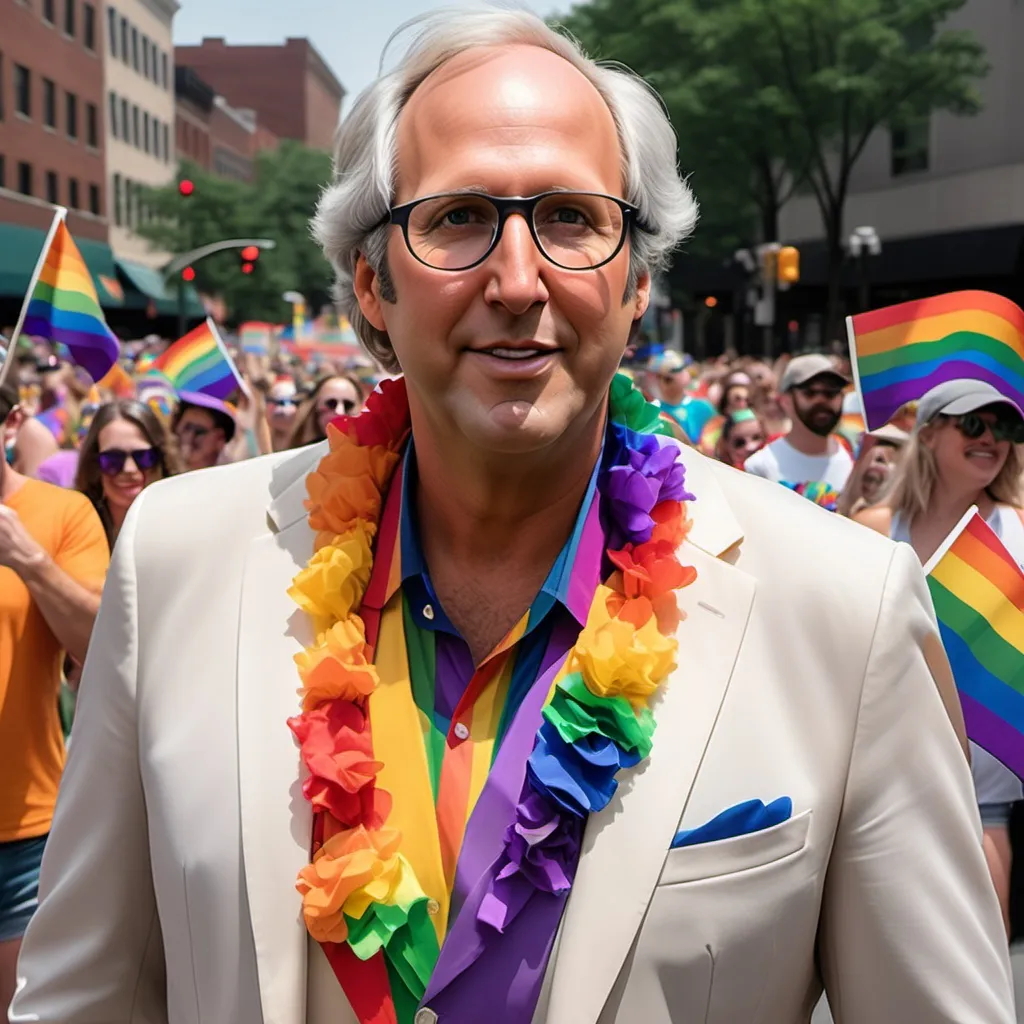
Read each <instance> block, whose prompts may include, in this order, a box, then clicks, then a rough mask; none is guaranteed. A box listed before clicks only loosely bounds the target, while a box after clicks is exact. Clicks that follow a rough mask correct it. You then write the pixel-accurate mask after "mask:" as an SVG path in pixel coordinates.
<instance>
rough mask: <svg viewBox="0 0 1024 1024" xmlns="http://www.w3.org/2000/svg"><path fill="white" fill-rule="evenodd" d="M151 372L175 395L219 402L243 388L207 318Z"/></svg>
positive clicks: (232, 364) (171, 349) (174, 345)
mask: <svg viewBox="0 0 1024 1024" xmlns="http://www.w3.org/2000/svg"><path fill="white" fill-rule="evenodd" d="M150 369H151V370H159V371H160V372H161V373H162V374H163V375H164V376H165V377H166V378H167V379H168V380H169V381H170V382H171V385H172V386H173V387H174V389H175V391H199V392H202V393H203V394H204V395H209V396H210V397H211V398H219V399H221V401H223V400H224V399H226V398H228V397H230V396H231V395H232V394H233V393H234V392H235V391H237V390H238V389H239V388H240V387H241V386H242V377H241V375H240V374H239V372H238V369H237V367H236V366H235V364H234V361H233V360H232V358H231V355H230V353H229V352H228V350H227V349H226V348H225V347H224V342H223V341H221V339H220V335H219V334H218V333H217V328H216V327H215V326H214V323H213V321H212V320H211V319H210V318H209V317H207V319H206V320H205V321H204V322H203V323H201V324H200V325H199V326H198V327H197V328H196V329H195V330H193V331H189V333H188V334H186V335H185V336H184V337H183V338H179V339H178V340H177V341H176V342H175V343H174V344H173V345H171V347H170V348H169V349H167V351H166V352H164V353H163V354H162V355H161V356H160V357H159V358H158V359H157V360H156V361H155V362H154V363H153V364H152V366H151V368H150Z"/></svg>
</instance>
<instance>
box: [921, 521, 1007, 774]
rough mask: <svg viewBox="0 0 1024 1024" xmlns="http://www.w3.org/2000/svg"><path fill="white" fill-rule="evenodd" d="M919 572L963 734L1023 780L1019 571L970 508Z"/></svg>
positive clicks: (987, 526)
mask: <svg viewBox="0 0 1024 1024" xmlns="http://www.w3.org/2000/svg"><path fill="white" fill-rule="evenodd" d="M925 571H926V572H927V574H928V587H929V589H930V590H931V594H932V601H933V602H934V603H935V612H936V614H937V616H938V619H939V631H940V633H941V635H942V643H943V645H944V646H945V648H946V655H947V656H948V657H949V662H950V665H951V666H952V668H953V677H954V678H955V680H956V685H957V689H958V690H959V692H960V703H961V705H962V706H963V710H964V721H965V722H966V724H967V735H968V736H969V737H970V738H971V739H972V740H974V742H975V743H977V744H978V745H979V746H980V747H983V748H984V749H985V750H987V751H988V752H989V753H990V754H992V755H993V756H994V757H997V758H998V759H999V760H1000V761H1002V762H1003V764H1005V765H1006V767H1007V768H1009V769H1010V770H1011V771H1013V772H1015V773H1016V774H1017V775H1019V776H1021V777H1022V778H1024V573H1022V572H1021V570H1020V567H1019V566H1018V565H1017V563H1016V561H1014V559H1013V556H1012V555H1011V554H1010V553H1009V552H1008V551H1007V550H1006V548H1005V547H1003V545H1002V543H1001V542H1000V540H999V538H998V537H997V536H996V535H995V533H994V531H993V530H992V528H991V527H990V526H989V525H988V524H987V523H986V522H985V520H984V519H982V517H981V516H980V515H979V514H978V511H977V509H976V508H972V509H971V510H970V511H969V512H968V513H967V515H966V516H964V518H963V519H962V520H961V522H960V524H959V525H958V526H957V528H956V530H954V531H953V533H952V534H950V537H949V538H948V539H947V540H946V542H945V543H944V544H943V546H942V547H941V548H940V549H939V551H938V552H936V554H935V555H934V556H933V557H932V559H931V561H930V562H929V563H928V565H927V566H926V567H925Z"/></svg>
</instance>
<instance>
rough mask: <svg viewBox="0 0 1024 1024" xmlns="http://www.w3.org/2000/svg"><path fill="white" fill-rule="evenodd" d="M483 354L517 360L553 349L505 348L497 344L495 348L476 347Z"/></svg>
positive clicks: (541, 354)
mask: <svg viewBox="0 0 1024 1024" xmlns="http://www.w3.org/2000/svg"><path fill="white" fill-rule="evenodd" d="M477 351H478V352H481V353H482V354H483V355H487V356H494V358H495V359H511V360H513V361H518V360H522V359H534V358H536V357H537V356H544V355H548V354H549V353H551V352H553V351H554V349H550V348H505V347H504V346H499V347H497V348H485V349H477Z"/></svg>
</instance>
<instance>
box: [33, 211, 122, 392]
mask: <svg viewBox="0 0 1024 1024" xmlns="http://www.w3.org/2000/svg"><path fill="white" fill-rule="evenodd" d="M22 333H23V334H26V335H30V336H32V337H36V338H45V339H46V340H47V341H50V342H52V343H53V344H54V345H66V346H67V349H68V351H69V353H70V354H71V358H72V359H73V360H74V361H75V362H76V363H77V364H78V365H79V366H81V367H82V369H83V370H85V372H86V373H88V374H89V376H90V377H92V379H93V380H94V381H97V380H102V379H103V377H105V376H106V375H107V373H108V372H109V371H110V368H111V367H112V366H113V365H114V364H115V363H116V362H117V357H118V354H119V353H120V350H121V345H120V342H119V341H118V340H117V337H116V336H115V335H114V332H113V331H112V330H111V329H110V328H109V327H108V326H107V322H106V320H105V319H104V318H103V311H102V310H101V309H100V304H99V300H98V299H97V298H96V286H95V285H94V284H93V280H92V275H91V274H90V273H89V268H88V267H87V266H86V265H85V260H83V259H82V254H81V253H80V252H79V251H78V246H77V245H75V240H74V239H73V238H72V237H71V232H70V231H68V228H67V225H66V224H65V223H64V219H63V217H62V216H61V215H60V214H59V213H58V215H57V222H56V225H55V228H54V230H53V234H52V238H51V239H50V245H49V248H48V249H47V252H46V256H45V258H44V259H43V262H42V266H41V268H40V270H39V275H38V277H37V278H36V282H35V286H34V287H33V288H32V291H31V292H30V293H29V298H28V305H27V307H26V312H25V322H24V325H23V326H22Z"/></svg>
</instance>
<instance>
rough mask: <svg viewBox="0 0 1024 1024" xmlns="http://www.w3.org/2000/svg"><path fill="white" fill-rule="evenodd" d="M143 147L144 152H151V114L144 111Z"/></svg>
mask: <svg viewBox="0 0 1024 1024" xmlns="http://www.w3.org/2000/svg"><path fill="white" fill-rule="evenodd" d="M142 149H143V151H144V152H146V153H148V152H149V114H147V113H143V115H142Z"/></svg>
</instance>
